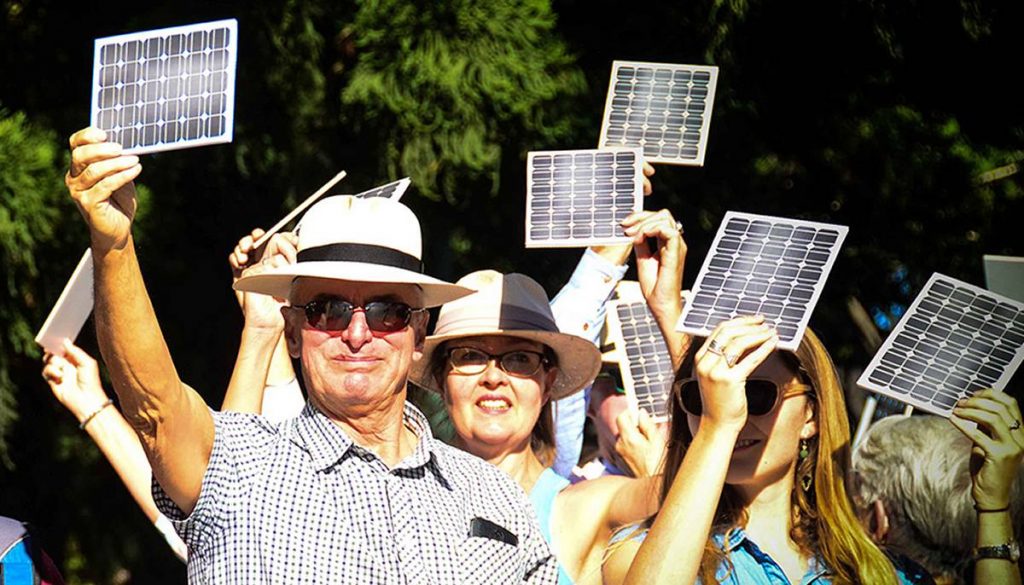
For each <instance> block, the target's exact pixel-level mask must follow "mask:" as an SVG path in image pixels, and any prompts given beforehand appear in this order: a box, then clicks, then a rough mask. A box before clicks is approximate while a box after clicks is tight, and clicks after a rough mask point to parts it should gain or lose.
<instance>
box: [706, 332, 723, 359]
mask: <svg viewBox="0 0 1024 585" xmlns="http://www.w3.org/2000/svg"><path fill="white" fill-rule="evenodd" d="M724 349H725V346H724V345H722V344H721V343H718V340H717V339H715V338H714V337H712V338H711V341H709V342H708V351H710V352H711V353H713V354H715V355H723V356H724V355H725V354H724V353H723V350H724Z"/></svg>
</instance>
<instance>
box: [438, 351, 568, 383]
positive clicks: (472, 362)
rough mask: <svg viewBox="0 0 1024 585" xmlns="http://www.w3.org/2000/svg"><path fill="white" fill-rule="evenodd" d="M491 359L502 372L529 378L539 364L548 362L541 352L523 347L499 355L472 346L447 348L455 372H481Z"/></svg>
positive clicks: (471, 373) (469, 373)
mask: <svg viewBox="0 0 1024 585" xmlns="http://www.w3.org/2000/svg"><path fill="white" fill-rule="evenodd" d="M492 359H493V360H497V362H498V367H499V368H501V369H502V371H503V372H505V373H506V374H508V375H510V376H516V377H519V378H529V377H530V376H532V375H534V374H536V373H537V370H539V369H540V368H541V366H545V365H547V364H548V358H546V357H545V356H544V354H543V353H541V352H539V351H529V350H525V349H519V350H516V351H509V352H506V353H503V354H500V355H491V354H489V353H487V352H486V351H481V350H479V349H474V348H472V347H453V348H451V349H449V350H448V362H449V363H450V364H451V365H452V370H454V371H455V373H457V374H467V375H474V374H482V373H483V372H484V371H485V370H486V369H487V366H488V365H490V363H491V360H492Z"/></svg>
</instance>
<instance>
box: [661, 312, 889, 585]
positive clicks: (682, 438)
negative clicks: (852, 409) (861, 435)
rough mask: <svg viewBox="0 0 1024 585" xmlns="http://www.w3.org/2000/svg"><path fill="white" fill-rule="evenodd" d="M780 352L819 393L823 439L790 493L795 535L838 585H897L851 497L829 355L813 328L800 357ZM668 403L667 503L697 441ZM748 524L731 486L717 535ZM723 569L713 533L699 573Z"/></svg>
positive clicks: (689, 363) (706, 575) (674, 403)
mask: <svg viewBox="0 0 1024 585" xmlns="http://www.w3.org/2000/svg"><path fill="white" fill-rule="evenodd" d="M700 346H701V342H700V341H698V340H694V342H693V343H692V344H691V345H690V351H689V353H688V354H687V356H686V359H685V360H684V361H683V364H682V366H681V367H680V369H679V372H680V373H679V374H678V377H689V376H690V373H691V372H692V370H693V361H694V353H695V352H696V349H697V348H699V347H700ZM778 355H780V356H781V357H782V359H783V360H785V361H786V363H787V364H788V366H789V367H790V368H791V369H792V371H793V372H794V373H796V374H797V375H798V376H799V377H800V378H801V379H802V381H803V382H804V383H806V384H809V385H811V386H812V387H813V388H814V394H813V395H810V394H808V395H807V396H808V399H809V400H811V405H812V408H813V409H814V416H815V419H816V420H817V426H818V433H817V435H816V436H814V437H813V438H811V439H809V440H808V441H807V444H808V455H807V457H804V458H802V459H801V460H800V461H799V462H798V464H797V466H796V470H795V477H794V478H793V491H792V493H791V496H790V502H791V510H792V519H793V521H792V528H791V530H790V537H791V538H792V539H793V541H794V542H795V543H796V544H797V546H799V547H800V550H801V552H802V553H803V554H805V555H807V556H809V557H810V556H813V555H815V554H817V555H819V556H820V557H821V558H822V559H823V560H824V562H825V564H826V565H827V566H828V567H829V569H830V570H831V571H832V573H833V577H832V582H833V583H836V584H837V585H845V584H850V585H852V584H854V583H871V584H891V585H897V583H898V580H897V576H896V572H895V569H894V568H893V565H892V563H891V562H890V561H889V559H888V557H886V556H885V554H884V553H883V552H882V551H881V550H879V548H878V547H877V546H875V544H874V543H873V542H872V541H871V538H870V537H869V536H868V534H867V533H866V532H865V531H864V528H863V527H862V526H861V524H860V522H859V521H858V518H857V515H856V514H855V513H854V511H853V506H852V504H851V502H850V498H849V497H848V495H847V492H846V483H845V481H846V479H845V478H846V476H847V470H848V469H849V465H850V424H849V420H848V419H847V414H846V406H845V404H844V401H843V390H842V386H841V384H840V383H839V376H838V374H837V373H836V369H835V366H834V365H833V363H832V359H831V358H830V357H829V354H828V351H826V349H825V347H824V346H823V345H822V344H821V341H820V340H819V339H818V336H817V335H815V334H814V332H813V331H811V330H810V329H809V328H808V329H807V331H806V332H805V334H804V338H803V341H801V342H800V346H799V348H797V351H796V353H791V352H787V351H779V352H778ZM670 404H671V407H670V408H671V411H672V418H671V420H672V422H671V431H670V436H669V443H668V449H667V452H666V457H665V474H664V476H663V481H662V488H661V501H662V502H664V501H665V498H666V497H667V496H668V491H669V489H670V488H671V487H672V482H673V480H674V479H675V476H676V473H677V472H678V471H679V468H680V466H681V465H682V462H683V457H684V456H685V455H686V449H687V448H688V447H689V445H690V443H691V441H692V440H693V436H692V435H691V434H690V427H689V425H688V424H687V415H686V413H685V412H684V411H683V410H682V408H681V407H680V406H679V401H678V400H676V397H675V396H673V399H672V400H670ZM805 477H809V478H811V485H810V489H808V490H807V491H804V489H803V488H802V487H801V479H802V478H805ZM804 482H805V483H806V480H804ZM652 520H653V519H652ZM746 520H747V516H746V505H745V503H744V502H743V501H742V499H741V498H740V496H739V492H737V491H736V490H735V489H734V488H733V487H732V486H730V485H728V484H727V485H725V486H724V487H723V489H722V496H721V498H720V499H719V502H718V509H717V510H716V511H715V519H714V522H713V525H712V530H711V532H712V534H728V531H729V530H731V529H732V528H735V527H738V526H742V525H745V524H746ZM723 564H724V566H725V567H726V568H727V569H728V570H730V571H731V570H732V563H731V562H730V560H729V559H728V556H727V554H726V553H724V552H723V551H722V550H721V549H719V547H718V546H716V545H715V543H714V541H713V540H712V539H711V538H710V536H709V538H708V542H707V544H706V546H705V548H704V557H703V559H702V560H701V565H700V571H699V573H698V575H699V577H700V580H701V582H702V583H705V584H710V583H719V581H718V579H717V577H716V574H717V572H718V570H719V568H720V567H721V566H723Z"/></svg>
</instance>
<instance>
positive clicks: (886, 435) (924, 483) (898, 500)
mask: <svg viewBox="0 0 1024 585" xmlns="http://www.w3.org/2000/svg"><path fill="white" fill-rule="evenodd" d="M972 446H973V445H972V443H971V440H970V439H968V438H967V437H966V436H964V434H963V433H961V432H960V431H959V430H957V429H956V428H955V427H954V426H953V425H951V424H950V423H949V421H947V420H946V419H944V418H941V417H937V416H930V415H929V416H920V415H919V416H903V415H895V416H889V417H886V418H883V419H882V420H879V421H878V422H876V423H875V424H874V425H872V426H871V428H870V429H869V430H868V432H867V433H866V434H865V435H864V438H863V439H862V440H861V442H860V444H858V445H857V446H856V448H855V450H854V452H853V465H852V470H851V477H850V483H851V491H852V495H853V500H854V502H855V504H856V506H857V508H858V511H859V513H860V516H861V519H862V522H863V523H864V524H865V526H866V527H867V529H868V531H869V532H870V533H871V535H872V537H874V539H875V540H876V541H878V542H879V543H881V544H884V545H885V546H886V548H888V549H890V550H893V551H895V552H899V553H902V554H904V555H906V556H908V557H910V558H911V559H914V560H915V561H917V562H918V563H920V564H921V565H922V566H924V568H925V569H927V570H928V571H929V572H930V573H931V574H932V576H933V577H935V579H936V581H940V582H946V583H961V582H963V574H964V568H965V567H966V566H967V565H968V564H969V563H970V558H971V552H972V550H973V548H974V546H975V540H976V539H975V535H976V534H977V531H978V520H977V513H976V512H975V510H974V500H973V499H972V497H971V472H970V461H971V449H972ZM1010 501H1011V502H1012V503H1013V504H1011V509H1012V511H1013V518H1014V524H1015V526H1016V528H1017V529H1018V530H1019V529H1020V527H1021V526H1022V525H1024V473H1022V474H1019V475H1018V477H1017V478H1016V481H1015V483H1014V486H1013V492H1012V495H1011V498H1010Z"/></svg>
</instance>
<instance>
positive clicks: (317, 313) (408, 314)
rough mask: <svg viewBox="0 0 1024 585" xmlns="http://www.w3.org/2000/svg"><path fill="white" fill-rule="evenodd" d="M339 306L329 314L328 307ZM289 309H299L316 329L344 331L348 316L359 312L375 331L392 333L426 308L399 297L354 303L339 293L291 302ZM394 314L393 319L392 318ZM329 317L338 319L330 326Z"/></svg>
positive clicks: (407, 323)
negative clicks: (339, 295)
mask: <svg viewBox="0 0 1024 585" xmlns="http://www.w3.org/2000/svg"><path fill="white" fill-rule="evenodd" d="M334 306H340V312H339V313H336V314H335V315H333V316H332V315H330V311H331V307H334ZM288 308H289V309H292V310H295V311H302V313H303V315H304V316H305V318H306V324H307V325H309V326H310V327H312V328H313V329H316V330H317V331H344V330H345V329H348V326H349V325H351V324H352V317H353V316H354V315H355V314H356V313H357V312H359V311H360V310H361V311H362V312H363V315H364V316H365V318H366V326H367V327H369V328H370V330H371V331H374V332H376V333H394V332H396V331H401V330H403V329H405V328H406V327H408V326H409V324H410V323H411V322H412V317H413V315H415V314H416V313H423V312H426V309H423V308H414V307H412V306H410V305H409V304H408V303H403V302H401V301H370V302H368V303H363V304H362V305H356V304H355V303H353V302H352V301H349V300H347V299H343V298H341V297H330V296H328V297H317V298H315V299H313V300H311V301H309V302H308V303H306V304H304V305H291V306H290V307H288ZM396 317H397V321H392V320H393V319H394V318H396ZM332 320H339V321H340V323H339V322H337V321H336V322H334V323H333V325H337V326H334V327H332V326H330V325H331V324H332V323H331V322H332Z"/></svg>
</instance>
